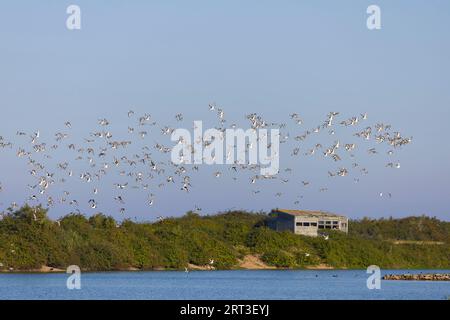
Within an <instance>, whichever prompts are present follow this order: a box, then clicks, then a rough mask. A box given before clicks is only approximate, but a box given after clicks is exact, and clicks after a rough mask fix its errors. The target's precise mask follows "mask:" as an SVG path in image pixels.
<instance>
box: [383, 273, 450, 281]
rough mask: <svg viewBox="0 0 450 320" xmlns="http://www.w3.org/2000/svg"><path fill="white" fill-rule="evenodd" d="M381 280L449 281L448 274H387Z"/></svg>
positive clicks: (449, 276) (449, 275)
mask: <svg viewBox="0 0 450 320" xmlns="http://www.w3.org/2000/svg"><path fill="white" fill-rule="evenodd" d="M383 280H415V281H450V273H431V274H389V275H385V276H383Z"/></svg>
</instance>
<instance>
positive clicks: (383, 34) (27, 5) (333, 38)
mask: <svg viewBox="0 0 450 320" xmlns="http://www.w3.org/2000/svg"><path fill="white" fill-rule="evenodd" d="M70 4H77V5H79V6H80V7H81V12H82V29H81V30H75V31H69V30H67V28H66V25H65V22H66V18H67V14H66V8H67V6H68V5H70ZM370 4H377V5H379V6H380V7H381V12H382V29H381V30H377V31H369V30H368V29H367V27H366V18H367V14H366V8H367V6H368V5H370ZM449 31H450V2H448V1H437V0H436V1H406V0H405V1H317V0H315V1H126V2H125V1H111V0H108V1H98V0H97V1H75V0H74V1H20V0H19V1H2V2H1V3H0V136H4V137H5V138H8V140H10V141H12V142H13V143H14V142H16V140H17V139H19V138H18V137H16V135H15V133H16V131H17V130H22V131H26V132H27V133H31V132H33V130H38V129H39V130H41V132H42V135H43V136H47V137H49V139H52V138H53V135H54V133H55V132H56V131H58V130H62V129H64V128H63V127H64V122H65V121H68V120H70V121H71V123H72V125H73V129H72V132H71V134H74V135H77V134H79V135H80V137H81V135H85V136H86V135H88V133H89V132H91V131H92V130H93V128H95V127H96V125H97V119H99V118H102V117H106V118H108V119H109V120H110V121H111V123H113V124H122V123H123V126H124V128H125V130H126V127H127V125H128V123H127V122H126V121H128V118H127V115H126V113H127V112H128V110H129V109H133V110H134V111H135V112H136V114H137V115H140V114H144V113H149V114H151V115H152V117H153V118H155V120H158V121H161V123H169V122H171V123H172V124H173V123H174V119H173V117H174V115H175V114H177V113H179V112H181V113H183V114H184V116H185V119H186V121H185V122H184V126H185V127H189V123H190V122H191V121H193V120H202V119H205V120H206V119H211V114H210V113H208V103H210V102H213V101H214V102H216V103H217V104H218V105H220V106H221V107H223V108H224V110H225V112H226V114H227V117H228V118H230V119H237V120H234V121H236V122H238V121H241V120H242V119H243V117H244V115H245V114H249V113H252V112H256V113H258V114H261V115H263V116H264V117H265V118H267V119H269V120H272V119H273V120H274V121H289V114H290V113H293V112H297V113H299V114H300V115H301V117H302V118H303V119H304V120H305V123H306V122H307V123H309V125H310V126H311V127H313V126H314V125H316V124H319V123H321V122H322V121H323V120H324V119H325V117H326V114H327V113H328V112H330V111H340V112H341V114H342V119H341V120H344V119H345V118H348V117H351V116H356V115H359V114H360V113H363V112H367V113H368V115H369V118H370V119H371V120H372V121H373V123H376V122H386V123H389V124H391V125H392V126H393V127H394V128H395V129H398V130H399V131H401V132H402V133H404V134H405V135H406V136H413V142H412V144H411V145H409V146H407V147H406V148H404V150H402V151H401V154H399V156H398V159H397V158H396V160H399V161H401V164H402V166H401V169H399V170H388V169H386V168H384V164H385V162H384V160H383V161H379V162H378V163H377V165H378V167H375V168H369V171H370V170H372V171H371V173H370V174H369V175H368V176H367V177H366V178H365V181H364V184H354V183H352V181H351V180H349V181H346V182H336V183H335V184H334V185H333V184H331V185H330V190H329V191H328V192H322V193H320V192H317V188H318V187H319V186H320V185H321V183H322V181H321V179H322V178H325V179H326V178H327V177H326V176H325V177H323V173H325V175H326V171H327V169H328V168H322V167H321V166H322V162H320V161H317V163H315V164H314V165H312V167H311V168H309V169H308V170H305V172H304V176H302V174H301V173H300V174H299V178H298V179H297V181H296V183H295V184H294V183H292V184H290V185H289V187H285V189H281V188H282V187H281V186H280V184H279V183H277V184H274V185H270V184H267V185H265V186H264V189H263V191H264V192H266V193H267V194H271V195H273V194H275V193H276V192H277V191H278V190H279V189H280V191H282V192H283V194H284V195H283V196H282V197H273V196H270V197H269V196H262V197H259V198H258V197H252V196H250V195H249V191H251V190H252V187H250V186H248V185H247V184H248V183H247V181H245V182H244V181H242V182H239V183H237V184H236V183H235V182H233V181H231V179H229V180H226V179H224V180H223V181H221V182H217V181H216V180H214V179H211V178H210V176H209V175H208V176H205V177H203V178H201V179H200V180H199V181H197V182H196V186H195V188H193V190H192V192H191V193H190V194H189V195H184V194H183V195H180V194H179V192H178V191H177V192H175V191H171V190H167V192H159V193H158V199H157V202H155V206H154V207H152V208H147V207H144V206H143V205H142V204H141V203H140V202H138V201H136V202H133V203H129V204H128V205H127V206H128V209H129V211H130V212H132V213H129V214H128V216H131V217H134V216H137V217H138V218H143V219H154V218H155V216H157V215H160V214H161V215H180V214H182V213H184V212H185V211H187V210H189V209H192V208H193V207H194V205H198V206H201V207H202V208H203V213H214V212H217V211H219V210H225V209H228V208H233V207H234V208H242V209H249V210H261V209H264V210H267V209H271V208H274V207H287V208H292V207H294V205H293V199H295V197H296V195H297V194H299V193H302V194H304V198H303V199H302V201H301V204H300V205H299V207H301V208H304V209H322V210H328V211H333V212H338V213H343V214H347V215H349V216H350V217H352V218H356V217H362V216H372V217H380V216H390V215H392V216H394V217H400V216H406V215H412V214H422V213H423V214H429V215H433V216H437V217H439V218H441V219H445V220H449V207H450V187H449V182H450V148H449V143H448V139H449V125H448V121H449V118H450V34H449ZM230 121H231V120H230ZM305 129H306V128H305ZM149 139H150V141H151V138H149ZM150 143H151V142H150ZM0 152H1V153H0V163H1V166H0V182H2V184H3V186H4V187H5V191H4V192H3V193H1V194H0V203H3V205H2V206H1V207H0V209H1V208H4V207H5V206H7V204H9V203H10V202H11V201H18V202H19V201H21V199H23V198H24V197H25V195H28V194H29V193H28V190H26V184H27V181H28V180H27V178H26V176H27V166H26V162H25V161H17V158H16V157H14V153H15V150H13V151H12V152H11V151H6V150H0ZM11 155H12V156H11ZM365 157H368V156H367V155H366V156H365ZM368 161H370V160H368ZM281 162H282V166H283V167H295V168H298V170H300V171H301V170H302V162H301V161H297V160H293V159H292V158H291V157H284V158H283V157H282V158H281ZM22 176H23V177H22ZM302 179H308V180H311V181H313V182H314V181H320V182H318V184H317V186H314V188H315V189H314V190H315V192H312V191H303V189H302V188H303V187H302V185H301V184H300V183H299V181H301V180H302ZM194 189H195V190H194ZM73 192H74V194H76V193H80V194H81V193H83V192H85V190H83V187H80V188H79V189H75V190H74V191H73ZM379 192H391V193H392V195H393V196H392V198H391V199H385V198H381V197H379V196H378V194H379ZM111 196H113V194H111ZM130 197H132V196H131V195H130ZM115 207H116V206H114V208H115ZM112 208H113V206H112V205H111V206H108V205H105V206H104V207H103V208H102V210H103V211H104V212H105V213H110V212H112V213H111V214H113V215H115V216H119V215H118V213H117V212H116V211H117V209H114V210H116V211H113V209H112ZM66 211H67V210H66ZM66 211H64V212H63V211H62V210H61V211H59V210H56V209H55V210H52V211H51V215H52V216H53V217H56V216H59V215H61V214H66V213H67V212H66ZM108 211H109V212H108Z"/></svg>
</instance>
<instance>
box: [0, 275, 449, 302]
mask: <svg viewBox="0 0 450 320" xmlns="http://www.w3.org/2000/svg"><path fill="white" fill-rule="evenodd" d="M408 272H410V273H420V272H423V273H430V272H433V271H432V270H426V271H425V270H423V271H422V270H415V271H412V270H408V271H402V270H395V271H389V270H384V271H383V272H382V274H383V275H384V274H390V273H408ZM436 272H438V273H448V272H450V271H449V270H439V271H436ZM368 276H369V275H368V274H367V273H366V271H365V270H320V271H316V270H257V271H256V270H255V271H254V270H238V271H191V272H189V273H185V272H178V271H153V272H106V273H83V274H81V289H80V290H68V289H67V287H66V281H67V278H68V277H69V275H67V274H0V299H2V300H5V299H107V300H110V299H149V300H151V299H174V300H180V299H181V300H184V299H206V300H208V299H218V300H220V299H230V300H240V299H250V300H258V299H275V300H278V299H294V300H296V299H365V300H366V299H439V300H442V299H448V297H450V282H425V281H384V280H383V281H382V283H381V289H380V290H369V289H367V285H366V281H367V278H368Z"/></svg>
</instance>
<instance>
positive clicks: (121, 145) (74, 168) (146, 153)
mask: <svg viewBox="0 0 450 320" xmlns="http://www.w3.org/2000/svg"><path fill="white" fill-rule="evenodd" d="M208 109H209V112H211V113H212V114H215V116H214V121H215V126H216V129H219V130H223V131H224V130H225V129H227V128H236V127H237V125H236V124H235V123H230V122H229V120H228V119H226V118H225V112H224V110H223V109H222V108H220V107H218V106H217V105H216V104H209V107H208ZM124 121H127V125H126V126H127V128H123V132H124V133H123V135H124V136H125V138H124V139H119V138H116V135H115V134H114V133H113V132H112V131H113V129H112V124H111V123H110V121H109V120H108V119H106V118H103V119H98V121H97V126H96V127H95V128H94V129H93V130H92V131H91V132H90V133H88V134H86V136H84V137H80V136H79V134H72V132H73V130H74V129H72V123H71V122H70V121H67V122H65V123H64V124H61V126H62V127H63V130H61V131H60V132H56V133H55V134H54V136H53V138H51V139H50V140H44V139H43V137H42V136H41V133H40V131H39V130H37V131H34V132H32V133H29V132H24V131H17V132H16V138H15V142H10V141H8V139H7V138H4V137H2V136H0V150H1V154H2V155H4V154H6V152H7V151H12V152H13V153H15V156H16V157H17V158H18V159H22V160H23V161H25V162H26V166H27V177H28V180H29V181H31V183H28V184H27V186H26V188H27V194H29V195H28V196H27V198H26V199H25V202H26V203H28V204H29V205H30V206H32V207H35V206H37V205H42V206H44V207H48V208H49V209H51V208H52V207H55V206H56V205H63V206H68V207H69V210H70V212H72V213H81V210H83V211H84V210H86V209H87V210H91V211H92V212H93V213H95V212H98V210H101V208H102V207H103V208H104V207H105V206H102V201H105V200H99V199H101V198H102V196H101V195H104V197H103V199H105V198H107V199H109V200H108V201H106V202H107V203H108V205H110V204H111V202H113V203H115V204H116V207H117V209H118V212H119V213H121V214H123V215H125V214H126V213H127V201H128V197H127V194H128V195H129V193H130V192H127V191H130V190H138V191H141V192H143V193H145V197H146V204H145V206H146V207H147V208H150V207H152V206H153V205H154V203H155V201H157V194H159V193H160V192H164V190H167V189H169V188H170V189H171V190H172V192H183V193H187V194H189V192H190V191H191V190H192V189H193V188H195V181H196V180H195V178H196V177H198V175H200V172H201V171H202V170H205V169H204V168H207V167H211V166H206V165H198V164H197V165H195V164H174V163H173V162H172V161H171V160H170V153H171V150H172V147H173V145H174V142H171V141H170V136H171V134H172V132H173V131H174V130H175V128H176V127H181V126H182V124H183V122H184V117H183V114H181V113H179V114H177V115H175V117H174V120H173V121H174V123H176V124H177V126H169V125H164V124H160V123H158V122H157V121H155V119H153V117H152V116H151V115H150V114H144V115H137V114H135V112H134V111H129V112H128V113H127V114H126V115H124ZM242 121H246V123H247V127H251V128H253V129H270V128H275V129H279V132H280V137H279V138H280V164H281V165H282V164H283V163H285V162H289V163H290V164H292V163H297V164H298V165H295V166H293V167H280V171H279V173H278V174H277V175H274V176H262V175H260V174H259V172H260V166H259V165H253V164H252V165H250V164H238V163H237V162H235V164H231V165H217V166H214V167H213V168H214V169H213V172H211V173H210V174H211V175H210V176H209V174H207V178H208V176H209V179H226V178H229V177H231V179H232V180H233V181H235V182H238V183H239V184H248V185H249V186H250V189H251V191H250V192H251V195H253V196H257V195H258V194H260V193H262V192H263V191H264V190H261V189H260V187H261V185H259V184H260V183H261V182H263V181H267V182H268V183H271V184H274V183H278V184H279V185H276V187H275V189H276V190H277V192H275V193H274V194H272V196H273V197H282V196H283V195H284V192H283V191H284V190H286V189H284V188H289V189H291V190H292V189H293V190H298V191H299V193H300V194H298V195H297V196H296V199H295V201H293V204H295V205H296V206H299V205H300V199H301V198H303V195H302V194H301V193H302V188H311V185H312V187H313V188H314V181H310V180H307V179H301V178H297V177H296V176H295V174H294V171H296V170H297V171H299V172H301V171H302V166H301V159H300V157H307V158H310V159H313V161H314V162H315V163H317V162H318V161H319V160H325V161H328V166H330V167H332V169H329V170H328V169H325V170H323V174H324V175H325V176H328V177H329V178H328V179H340V178H343V177H346V176H351V178H349V179H353V181H354V182H355V183H358V182H359V181H360V179H361V178H362V177H364V175H367V174H368V173H369V171H368V169H367V168H366V167H364V166H363V165H362V164H361V163H360V162H358V161H357V153H358V152H362V153H365V154H367V155H368V156H374V155H377V154H378V155H382V157H383V159H384V160H382V161H384V162H383V166H384V167H386V170H391V169H392V170H395V169H399V168H400V163H399V162H398V161H396V160H395V156H396V153H397V151H398V150H399V149H401V148H402V147H403V146H405V145H407V144H409V143H411V141H412V138H411V137H404V136H402V134H401V133H400V132H397V131H394V130H393V129H392V127H391V125H389V124H384V123H375V124H373V125H369V122H368V116H367V114H366V113H363V114H360V115H357V116H353V117H350V118H342V116H341V115H340V113H339V112H330V113H329V114H328V115H326V117H325V119H324V120H323V122H322V123H319V124H318V125H316V126H313V127H307V126H306V125H305V123H304V120H303V119H302V117H301V116H300V115H299V114H297V113H293V114H290V115H289V118H288V121H287V122H285V123H277V122H270V121H266V120H265V119H263V117H262V116H261V115H258V114H256V113H252V114H249V115H246V116H245V119H242ZM229 123H230V124H229ZM120 124H122V121H121V123H120ZM185 127H186V126H185ZM125 129H126V131H125ZM340 131H345V133H347V135H346V136H345V137H340V136H339V132H340ZM158 137H160V138H159V139H166V140H168V141H167V142H165V143H162V142H160V141H161V140H159V142H158V141H157V140H156V139H158ZM350 140H351V141H350ZM203 144H204V145H206V144H207V142H206V141H203ZM246 148H247V151H248V149H249V148H252V145H251V144H250V143H247V145H246ZM269 148H270V145H269ZM283 157H290V158H291V159H289V161H284V160H283V159H284V158H283ZM296 158H298V159H296ZM227 172H229V174H227ZM203 179H204V178H203ZM74 181H75V182H76V183H81V184H82V187H81V190H84V191H85V192H86V194H87V197H86V195H85V194H84V195H81V194H80V192H76V191H75V192H73V191H70V190H71V189H70V187H71V186H73V182H74ZM202 183H203V184H204V180H202ZM258 185H259V186H258ZM24 187H25V186H24ZM277 188H279V189H277ZM316 188H317V192H326V191H328V186H327V185H320V186H316ZM6 189H7V186H6V185H4V184H2V182H1V181H0V202H1V201H2V199H1V196H2V193H5V190H6ZM273 189H274V188H271V190H273ZM77 190H80V188H78V189H77ZM379 196H380V197H391V196H392V195H391V193H386V192H380V193H379ZM84 198H85V199H84ZM131 198H133V197H131ZM133 199H134V198H133ZM274 199H275V198H274ZM133 201H134V200H130V202H129V203H131V202H133ZM0 206H1V207H5V205H4V204H3V203H0ZM6 207H7V208H8V210H10V211H11V210H16V209H17V208H19V204H18V203H16V202H13V203H10V204H7V205H6ZM193 211H195V212H198V213H200V211H201V208H200V207H199V206H197V205H195V208H194V209H193ZM157 218H158V219H160V220H162V219H164V218H163V216H158V217H157ZM35 219H37V218H36V216H35Z"/></svg>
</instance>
